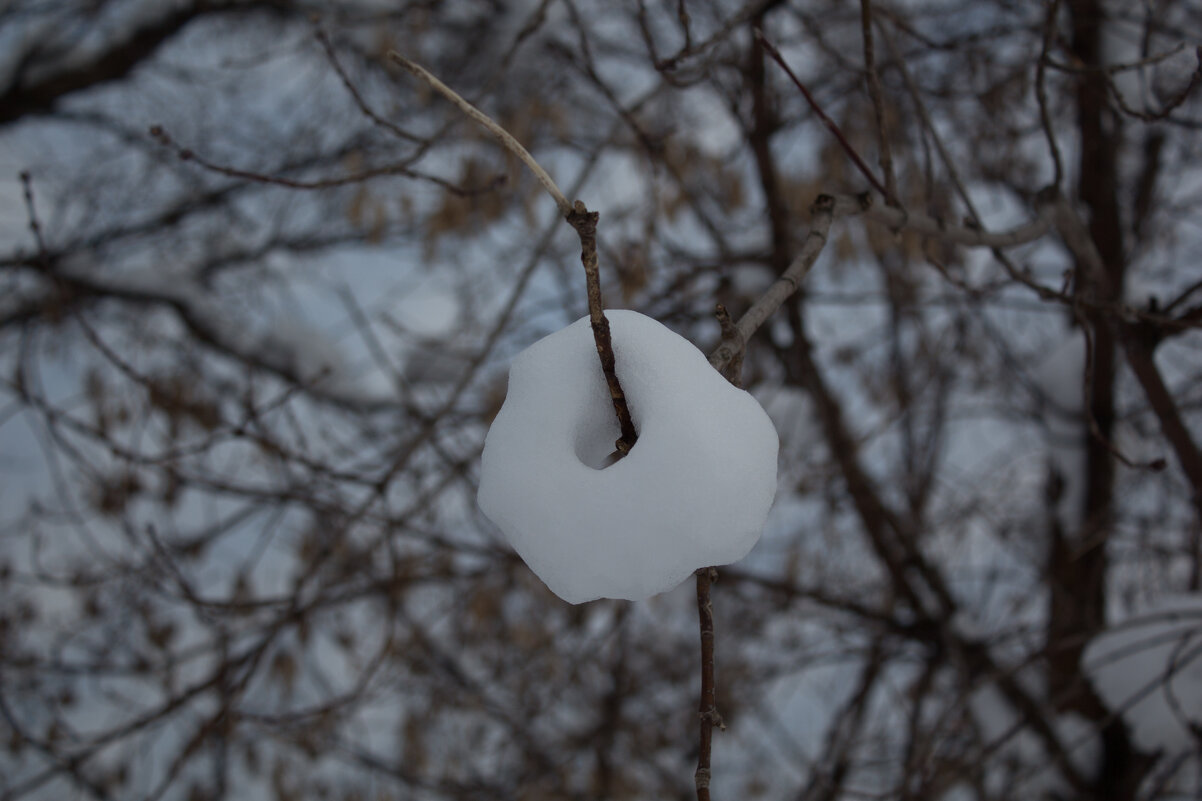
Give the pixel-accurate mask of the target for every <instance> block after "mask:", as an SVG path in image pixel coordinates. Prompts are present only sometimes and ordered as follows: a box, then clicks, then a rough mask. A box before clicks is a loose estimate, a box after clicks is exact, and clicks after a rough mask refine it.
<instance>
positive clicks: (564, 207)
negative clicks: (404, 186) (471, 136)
mask: <svg viewBox="0 0 1202 801" xmlns="http://www.w3.org/2000/svg"><path fill="white" fill-rule="evenodd" d="M388 57H389V58H390V59H392V60H393V61H395V62H396V63H397V64H400V65H401V66H402V67H404V68H405V69H406V70H408V71H409V72H410V73H411V74H412V75H413V76H414V77H417V78H420V79H421V80H423V81H425V82H426V84H427V85H428V86H429V87H430V88H431V89H433V90H434V91H436V92H438V93H439V94H440V95H442V96H443V97H445V98H446V99H447V100H450V101H451V102H452V103H453V104H455V107H456V108H458V109H459V110H460V111H462V112H463V113H464V114H465V115H467V116H468V117H469V118H471V119H472V121H474V122H475V123H476V124H478V125H479V126H480V127H482V128H483V129H484V130H486V131H488V132H489V133H490V134H492V135H493V136H494V137H496V139H497V141H499V142H500V143H501V145H502V147H504V148H505V149H506V150H508V151H509V152H510V153H512V154H513V155H514V156H516V157H517V158H518V159H519V160H520V161H521V162H522V163H523V164H525V165H526V167H527V168H528V169H529V170H530V172H532V173H534V177H535V178H537V179H538V182H539V183H540V184H542V185H543V189H545V190H547V194H549V195H550V196H551V197H552V198H554V200H555V205H556V206H558V207H559V213H560V214H562V215H564V216H565V217H567V216H568V215H569V214H571V213H572V211H573V208H572V205H571V204H570V203H568V199H567V198H566V197H564V194H563V192H561V191H560V190H559V186H558V185H557V184H556V183H555V181H554V180H552V178H551V176H550V175H548V174H547V171H546V170H544V169H543V168H542V165H540V164H539V163H538V162H537V161H535V160H534V156H532V155H530V151H529V150H527V149H526V148H525V147H523V146H522V143H521V142H519V141H518V140H517V139H514V138H513V134H511V133H509V131H507V130H505V129H504V128H502V127H501V126H500V124H498V123H497V122H496V121H495V120H494V119H493V118H492V117H490V116H488V115H487V114H485V113H484V112H483V111H481V110H480V109H478V108H476V107H475V106H473V105H472V104H471V103H469V102H467V101H466V100H464V99H463V97H462V96H461V95H460V94H459V93H458V92H456V91H455V90H454V89H452V88H451V87H449V86H447V85H446V84H445V83H443V82H442V81H440V80H438V78H436V77H434V75H433V74H432V73H430V71H429V70H427V69H426V68H425V67H423V66H421V65H420V64H417V63H416V62H413V61H410V60H409V59H407V58H405V57H404V56H402V55H401V54H400V53H398V52H396V51H395V50H390V51H388Z"/></svg>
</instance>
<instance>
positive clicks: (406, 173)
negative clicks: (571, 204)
mask: <svg viewBox="0 0 1202 801" xmlns="http://www.w3.org/2000/svg"><path fill="white" fill-rule="evenodd" d="M150 135H151V136H152V137H154V138H155V140H157V141H158V142H159V144H161V145H163V146H164V147H169V148H171V149H172V150H174V151H175V154H176V156H178V157H179V159H180V161H190V162H192V163H193V164H196V165H197V166H199V167H201V168H203V169H205V170H208V171H209V172H213V173H217V174H218V175H224V176H225V177H227V178H238V179H241V180H243V181H253V182H254V183H258V184H271V185H272V186H283V187H286V188H288V189H305V190H318V189H333V188H335V187H339V186H348V185H350V184H358V183H363V182H364V181H368V180H371V179H372V178H382V177H384V176H388V175H397V176H401V177H403V178H413V179H415V180H419V181H429V182H430V183H432V184H436V185H438V186H441V187H442V188H443V189H445V190H447V191H448V192H451V193H452V194H455V195H459V196H461V197H471V196H472V195H480V194H484V193H485V192H491V191H493V190H494V189H497V188H498V187H499V186H500V185H501V184H503V183H505V176H504V174H501V175H497V176H496V177H494V178H492V179H490V180H488V181H486V182H485V183H484V184H483V185H481V186H477V187H471V188H465V187H462V186H458V185H457V184H453V183H451V182H450V181H448V180H447V179H445V178H439V177H438V176H436V175H430V174H428V173H424V172H421V171H420V170H414V169H411V168H410V167H408V166H407V164H408V163H411V162H412V161H413V160H412V159H406V161H405V163H402V164H385V165H382V166H380V167H371V168H369V169H366V170H361V171H359V172H353V173H349V174H347V175H338V176H335V177H333V178H318V179H316V180H312V181H306V180H302V179H298V178H285V177H283V176H282V175H268V174H266V173H261V172H254V171H253V170H243V169H239V168H238V167H229V166H226V165H224V164H218V163H216V162H214V161H210V160H209V159H207V158H205V157H204V156H201V155H200V154H198V153H197V152H196V151H195V150H192V149H191V148H188V147H182V146H181V145H179V144H177V143H176V142H175V140H174V139H172V137H171V134H169V133H168V132H167V131H166V129H164V128H163V126H161V125H152V126H150Z"/></svg>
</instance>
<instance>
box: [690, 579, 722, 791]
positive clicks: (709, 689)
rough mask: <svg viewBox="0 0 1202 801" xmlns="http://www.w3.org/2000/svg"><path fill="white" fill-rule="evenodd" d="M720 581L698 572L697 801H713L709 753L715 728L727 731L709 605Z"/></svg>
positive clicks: (694, 776) (711, 612) (694, 778)
mask: <svg viewBox="0 0 1202 801" xmlns="http://www.w3.org/2000/svg"><path fill="white" fill-rule="evenodd" d="M717 578H718V570H717V569H716V568H713V567H703V568H701V569H700V570H698V571H697V619H698V622H699V623H700V627H701V702H700V704H699V705H698V710H697V711H698V717H699V718H700V724H701V739H700V743H699V745H700V747H699V748H698V752H697V772H696V773H694V774H693V783H694V784H695V785H696V786H697V801H710V749H711V746H712V743H713V737H714V726H715V724H716V725H717V726H718V728H719V729H722V730H725V729H726V724H725V723H723V722H722V716H721V715H719V714H718V704H717V699H716V695H717V693H716V691H715V689H714V605H713V603H712V602H711V601H710V585H711V584H713V582H714V580H715V579H717Z"/></svg>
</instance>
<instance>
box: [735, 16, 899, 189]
mask: <svg viewBox="0 0 1202 801" xmlns="http://www.w3.org/2000/svg"><path fill="white" fill-rule="evenodd" d="M755 38H756V39H757V40H758V41H759V43H760V44H761V45H763V47H764V50H766V51H767V52H768V55H770V56H772V60H773V61H775V62H776V63H777V64H779V65H780V66H781V69H783V70H784V71H785V74H786V75H788V76H789V79H790V80H792V81H793V84H794V85H795V86H796V87H797V88H798V89H799V90H801V94H802V96H804V97H805V99H806V102H807V103H809V104H810V108H811V109H812V110H813V111H814V113H815V114H817V115H818V119H819V120H821V121H822V124H823V125H825V126H826V129H827V130H828V131H830V132H831V134H833V135H834V137H835V139H836V140H838V142H839V145H840V147H842V148H843V151H844V152H845V153H847V155H848V157H849V158H850V159H851V160H852V163H854V164H855V165H856V168H857V169H858V170H859V171H860V172H861V173H862V174H863V175H864V177H865V178H867V179H868V183H870V184H872V186H873V188H875V189H876V191H878V192H880V193H881V194H882V195H883V196H884V197H886V198H889V197H893V195H892V194H891V193H890V192H889V190H888V189H887V188H886V187H885V186H884V185H883V184H882V183H881V182H880V180H878V179H877V177H876V176H875V175H873V174H872V170H871V169H869V167H868V165H867V164H865V163H864V159H862V158H861V157H860V154H859V153H857V152H856V149H855V148H854V147H852V146H851V142H849V141H847V137H846V136H844V135H843V131H842V130H840V129H839V126H838V124H836V122H835V121H834V120H832V119H831V118H830V117H828V116H827V115H826V112H825V111H823V110H822V106H820V105H818V101H817V100H815V99H814V96H813V95H812V94H810V90H809V89H807V88H806V85H805V84H804V83H802V82H801V79H800V78H798V77H797V75H796V74H794V72H793V70H791V69H790V68H789V65H788V64H787V63H786V62H785V59H784V56H782V55H781V54H780V51H779V50H777V49H776V45H774V44H772V42H770V41H768V37H766V36H764V32H763V31H761V30H760V29H759V28H756V29H755Z"/></svg>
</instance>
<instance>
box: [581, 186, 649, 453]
mask: <svg viewBox="0 0 1202 801" xmlns="http://www.w3.org/2000/svg"><path fill="white" fill-rule="evenodd" d="M600 216H601V215H600V214H598V213H597V212H595V211H589V210H588V209H587V208H585V205H584V203H583V202H582V201H579V200H577V201H576V203H575V205H574V206H573V208H572V211H571V212H570V213H569V214H567V215H566V219H567V221H568V224H569V225H571V226H572V228H574V229H575V230H576V235H577V236H579V237H580V261H581V263H582V264H583V265H584V277H585V282H586V284H587V286H588V317H589V323H590V324H591V325H592V327H593V341H594V342H595V344H596V346H597V356H598V357H600V359H601V372H603V373H604V374H605V383H606V385H607V386H608V387H609V397H610V399H611V400H612V401H613V404H614V413H615V414H617V416H618V427H619V428H620V429H621V431H622V436H620V437H619V438H618V441H617V442H615V443H614V447H616V448H617V449H618V454H619V458H621V457H622V456H625V455H626V454H627V453H630V449H631V448H633V447H634V443H635V442H636V441H637V440H638V433H636V432H635V430H634V422H633V421H632V420H631V419H630V407H629V406H627V405H626V395H625V393H623V392H622V385H621V384H620V383H618V374H617V372H616V365H615V360H614V348H613V342H612V341H611V340H610V336H609V320H607V319H606V318H605V313H604V311H603V309H604V305H603V304H602V301H601V271H600V269H599V268H598V266H597V220H598V218H599V217H600Z"/></svg>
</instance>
